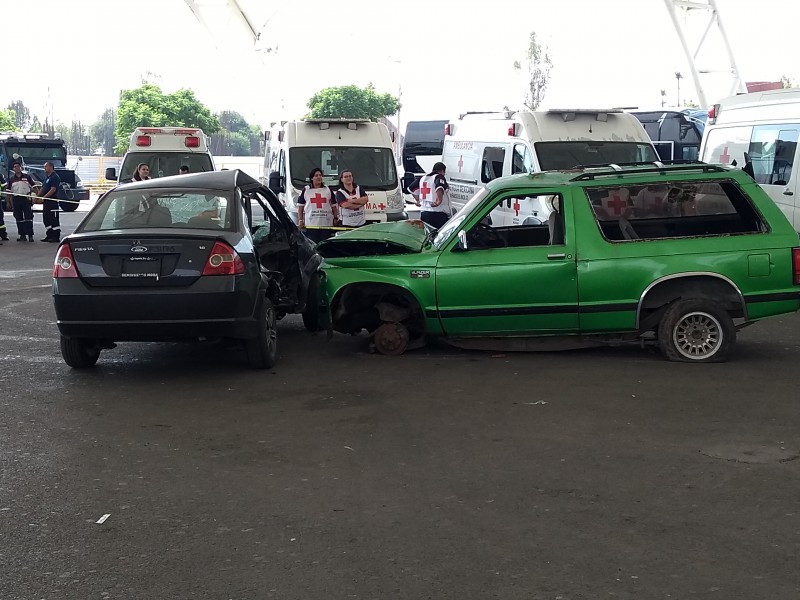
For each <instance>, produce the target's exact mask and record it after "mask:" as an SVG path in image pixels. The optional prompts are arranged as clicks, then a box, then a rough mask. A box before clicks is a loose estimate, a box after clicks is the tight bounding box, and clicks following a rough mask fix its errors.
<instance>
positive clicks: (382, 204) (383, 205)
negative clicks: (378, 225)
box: [378, 202, 386, 210]
mask: <svg viewBox="0 0 800 600" xmlns="http://www.w3.org/2000/svg"><path fill="white" fill-rule="evenodd" d="M378 208H380V209H381V210H383V209H384V208H386V205H385V204H384V203H383V202H381V203H380V204H378Z"/></svg>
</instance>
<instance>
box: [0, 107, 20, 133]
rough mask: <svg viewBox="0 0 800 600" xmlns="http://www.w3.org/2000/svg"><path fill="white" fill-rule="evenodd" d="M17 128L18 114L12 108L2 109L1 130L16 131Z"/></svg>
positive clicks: (0, 116)
mask: <svg viewBox="0 0 800 600" xmlns="http://www.w3.org/2000/svg"><path fill="white" fill-rule="evenodd" d="M16 129H17V124H16V115H15V114H14V111H13V110H11V109H8V110H0V131H15V130H16Z"/></svg>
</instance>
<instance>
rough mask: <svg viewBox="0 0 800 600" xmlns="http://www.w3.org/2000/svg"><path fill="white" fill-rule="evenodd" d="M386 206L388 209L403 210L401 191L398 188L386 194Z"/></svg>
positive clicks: (403, 203)
mask: <svg viewBox="0 0 800 600" xmlns="http://www.w3.org/2000/svg"><path fill="white" fill-rule="evenodd" d="M386 206H387V207H388V208H389V210H403V207H404V206H405V202H403V193H402V192H401V191H400V190H396V191H395V192H394V193H392V194H388V195H387V196H386Z"/></svg>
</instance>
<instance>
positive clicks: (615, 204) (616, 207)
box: [608, 194, 628, 216]
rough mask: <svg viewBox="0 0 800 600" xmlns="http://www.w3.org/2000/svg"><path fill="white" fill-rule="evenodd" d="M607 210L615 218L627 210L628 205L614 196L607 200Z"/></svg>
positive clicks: (617, 196)
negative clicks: (610, 211) (612, 212)
mask: <svg viewBox="0 0 800 600" xmlns="http://www.w3.org/2000/svg"><path fill="white" fill-rule="evenodd" d="M608 208H609V209H610V210H613V211H614V214H615V215H616V216H620V215H621V214H622V213H624V212H625V209H627V208H628V203H627V202H625V201H624V200H623V199H622V197H621V196H620V195H619V194H614V195H613V196H611V197H610V198H609V199H608Z"/></svg>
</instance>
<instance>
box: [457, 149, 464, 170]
mask: <svg viewBox="0 0 800 600" xmlns="http://www.w3.org/2000/svg"><path fill="white" fill-rule="evenodd" d="M463 166H464V155H463V154H462V155H461V156H459V157H458V172H459V173H461V167H463Z"/></svg>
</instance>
